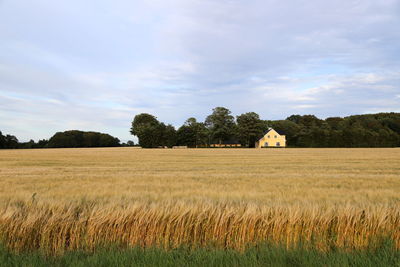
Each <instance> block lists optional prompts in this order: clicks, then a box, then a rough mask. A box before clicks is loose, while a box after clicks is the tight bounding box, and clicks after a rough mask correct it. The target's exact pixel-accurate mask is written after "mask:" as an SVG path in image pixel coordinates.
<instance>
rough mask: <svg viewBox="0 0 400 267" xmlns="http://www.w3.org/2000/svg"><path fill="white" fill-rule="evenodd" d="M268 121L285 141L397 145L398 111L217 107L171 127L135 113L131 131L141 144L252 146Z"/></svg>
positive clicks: (324, 144) (315, 144)
mask: <svg viewBox="0 0 400 267" xmlns="http://www.w3.org/2000/svg"><path fill="white" fill-rule="evenodd" d="M269 127H272V128H274V129H275V130H276V131H278V132H279V133H280V134H284V135H286V138H287V144H288V146H289V147H398V146H400V113H378V114H366V115H355V116H349V117H344V118H341V117H331V118H327V119H325V120H323V119H319V118H317V117H316V116H314V115H292V116H290V117H288V118H286V119H285V120H262V119H261V118H260V116H259V115H258V114H257V113H255V112H248V113H244V114H241V115H239V116H236V118H235V117H234V116H233V115H232V114H231V111H230V110H229V109H226V108H224V107H217V108H214V109H213V112H212V114H210V115H209V116H207V118H206V119H205V121H204V122H198V121H197V120H196V119H195V118H189V119H187V120H186V122H185V123H184V124H183V125H182V126H181V127H179V128H178V129H177V130H175V128H174V127H173V126H172V125H165V124H164V123H163V122H159V121H158V120H157V118H156V117H155V116H153V115H151V114H147V113H142V114H139V115H136V116H135V118H134V120H133V122H132V128H131V133H132V134H133V135H136V136H137V137H138V139H139V145H140V146H142V147H146V148H152V147H164V146H167V147H171V146H173V145H179V146H188V147H206V146H208V145H210V144H216V143H219V144H224V143H225V144H226V143H240V144H241V145H242V146H243V147H254V144H255V142H256V141H257V140H258V139H259V138H261V137H262V136H263V135H264V134H265V132H266V131H267V130H268V128H269Z"/></svg>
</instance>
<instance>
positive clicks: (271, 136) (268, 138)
mask: <svg viewBox="0 0 400 267" xmlns="http://www.w3.org/2000/svg"><path fill="white" fill-rule="evenodd" d="M275 136H276V138H275ZM266 142H268V147H278V146H277V145H276V143H280V147H285V146H286V136H284V135H280V134H278V133H277V132H276V131H275V130H271V131H269V132H268V133H266V134H265V135H264V137H263V138H261V139H260V140H259V141H258V142H257V143H256V148H262V147H265V143H266Z"/></svg>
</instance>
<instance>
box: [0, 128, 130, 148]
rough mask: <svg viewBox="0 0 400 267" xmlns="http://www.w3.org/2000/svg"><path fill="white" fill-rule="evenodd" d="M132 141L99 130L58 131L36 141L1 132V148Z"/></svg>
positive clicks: (117, 143) (89, 144)
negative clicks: (21, 140)
mask: <svg viewBox="0 0 400 267" xmlns="http://www.w3.org/2000/svg"><path fill="white" fill-rule="evenodd" d="M133 145H134V143H133V142H132V141H128V143H127V144H120V140H119V139H118V138H116V137H113V136H111V135H109V134H104V133H98V132H84V131H78V130H71V131H65V132H57V133H56V134H54V135H53V136H52V137H51V138H50V139H49V140H46V139H43V140H39V141H38V142H35V141H33V140H30V141H29V142H19V141H18V139H17V138H16V137H15V136H13V135H9V134H7V135H3V134H2V133H1V132H0V149H1V148H6V149H7V148H8V149H15V148H66V147H72V148H73V147H117V146H133Z"/></svg>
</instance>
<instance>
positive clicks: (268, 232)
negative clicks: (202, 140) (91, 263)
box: [0, 148, 400, 254]
mask: <svg viewBox="0 0 400 267" xmlns="http://www.w3.org/2000/svg"><path fill="white" fill-rule="evenodd" d="M0 239H1V241H0V242H1V243H2V244H4V245H6V246H7V247H8V248H10V249H11V250H13V251H36V250H40V251H43V252H45V253H50V254H62V253H64V252H66V251H74V250H87V251H93V250H95V249H96V248H98V247H102V246H105V245H110V244H115V245H118V246H121V247H124V248H128V247H135V246H140V247H159V248H165V249H171V248H177V247H180V246H187V247H191V248H202V247H208V246H213V247H216V248H221V249H234V250H237V251H243V250H244V249H246V248H249V247H254V246H257V245H258V244H260V243H264V242H268V243H272V244H277V245H283V246H285V247H286V248H292V247H296V246H298V245H300V244H301V245H302V246H303V247H305V248H313V249H318V250H320V251H329V250H331V249H334V248H342V249H347V250H354V249H356V250H359V249H361V250H362V249H369V248H374V247H377V246H379V245H380V244H381V243H383V242H386V241H388V240H389V241H390V242H392V243H393V245H394V247H396V248H397V249H400V149H397V148H388V149H260V150H256V149H182V150H167V149H154V150H144V149H135V148H98V149H44V150H18V151H16V150H4V151H0Z"/></svg>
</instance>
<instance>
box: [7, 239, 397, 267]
mask: <svg viewBox="0 0 400 267" xmlns="http://www.w3.org/2000/svg"><path fill="white" fill-rule="evenodd" d="M0 266H35V267H36V266H46V267H47V266H82V267H83V266H107V267H108V266H290V267H295V266H340V267H343V266H363V267H364V266H371V267H372V266H400V251H396V250H395V249H394V248H393V246H391V245H390V244H388V245H385V246H382V247H381V248H379V249H377V250H374V251H372V250H370V251H353V252H344V251H331V252H329V253H323V252H319V251H316V250H305V249H295V250H286V249H284V248H281V247H273V246H267V245H263V246H259V247H257V248H252V249H248V250H246V251H245V252H244V253H240V252H237V251H233V250H216V249H197V250H193V251H191V250H189V249H185V248H179V249H175V250H171V251H164V250H162V249H157V248H152V249H141V248H133V249H124V250H121V249H117V248H113V249H101V250H97V251H96V252H95V253H85V252H70V253H67V254H65V255H63V256H58V257H49V256H44V255H42V254H40V253H39V252H31V253H22V254H15V253H11V252H9V251H7V250H6V249H5V248H4V247H2V248H0Z"/></svg>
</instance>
